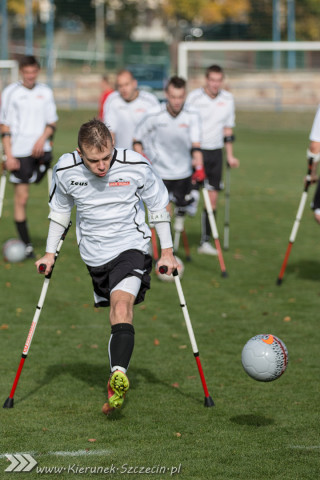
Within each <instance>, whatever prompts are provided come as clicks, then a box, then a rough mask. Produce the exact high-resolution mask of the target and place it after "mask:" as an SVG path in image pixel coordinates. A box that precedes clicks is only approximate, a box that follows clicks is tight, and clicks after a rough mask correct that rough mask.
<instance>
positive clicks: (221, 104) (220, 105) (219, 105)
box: [217, 102, 225, 107]
mask: <svg viewBox="0 0 320 480" xmlns="http://www.w3.org/2000/svg"><path fill="white" fill-rule="evenodd" d="M217 105H218V107H223V106H224V105H225V102H218V103H217Z"/></svg>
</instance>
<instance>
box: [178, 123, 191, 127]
mask: <svg viewBox="0 0 320 480" xmlns="http://www.w3.org/2000/svg"><path fill="white" fill-rule="evenodd" d="M188 127H189V125H187V124H186V123H180V125H179V128H188Z"/></svg>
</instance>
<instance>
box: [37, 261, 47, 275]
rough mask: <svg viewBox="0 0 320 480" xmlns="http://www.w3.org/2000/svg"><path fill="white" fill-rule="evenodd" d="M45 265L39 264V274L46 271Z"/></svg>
mask: <svg viewBox="0 0 320 480" xmlns="http://www.w3.org/2000/svg"><path fill="white" fill-rule="evenodd" d="M46 268H47V265H46V264H45V263H40V265H39V273H44V272H45V271H46Z"/></svg>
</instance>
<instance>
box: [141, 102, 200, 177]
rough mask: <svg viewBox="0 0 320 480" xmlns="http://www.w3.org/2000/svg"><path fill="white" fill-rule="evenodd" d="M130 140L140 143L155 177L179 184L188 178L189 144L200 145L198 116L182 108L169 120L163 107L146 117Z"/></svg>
mask: <svg viewBox="0 0 320 480" xmlns="http://www.w3.org/2000/svg"><path fill="white" fill-rule="evenodd" d="M134 138H135V139H136V140H138V141H141V142H142V144H143V147H144V151H145V153H146V155H147V157H148V158H149V159H150V161H151V163H152V166H153V167H154V169H155V171H156V172H157V174H158V175H159V176H160V177H161V178H162V179H164V180H179V179H182V178H187V177H190V176H191V175H192V163H191V162H192V157H191V147H192V143H200V140H201V135H200V118H199V114H198V112H196V111H195V110H191V109H189V108H187V107H183V109H182V110H181V112H180V113H179V115H177V116H176V117H173V116H172V115H170V113H169V112H168V110H167V106H166V104H162V105H161V110H160V111H159V110H158V109H157V110H155V111H153V112H151V113H150V114H147V115H146V116H145V117H143V118H142V120H141V121H140V123H139V124H138V126H137V128H136V130H135V134H134Z"/></svg>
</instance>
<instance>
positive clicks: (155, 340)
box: [153, 338, 160, 347]
mask: <svg viewBox="0 0 320 480" xmlns="http://www.w3.org/2000/svg"><path fill="white" fill-rule="evenodd" d="M153 345H155V346H156V347H157V346H158V345H160V342H159V340H158V339H157V338H155V339H154V340H153Z"/></svg>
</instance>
